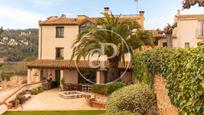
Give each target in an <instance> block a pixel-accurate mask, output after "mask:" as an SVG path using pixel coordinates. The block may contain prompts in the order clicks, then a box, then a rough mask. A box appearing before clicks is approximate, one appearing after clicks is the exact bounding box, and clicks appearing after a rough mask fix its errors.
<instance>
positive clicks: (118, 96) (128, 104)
mask: <svg viewBox="0 0 204 115" xmlns="http://www.w3.org/2000/svg"><path fill="white" fill-rule="evenodd" d="M155 103H156V99H155V95H154V93H153V91H152V90H151V89H150V88H149V86H148V85H145V84H135V85H130V86H126V87H124V88H121V89H119V90H117V91H115V92H113V93H112V94H111V95H110V97H109V98H108V102H107V112H113V113H115V112H122V111H128V112H131V113H139V114H145V113H146V112H147V111H148V110H149V108H150V107H151V106H153V105H154V104H155Z"/></svg>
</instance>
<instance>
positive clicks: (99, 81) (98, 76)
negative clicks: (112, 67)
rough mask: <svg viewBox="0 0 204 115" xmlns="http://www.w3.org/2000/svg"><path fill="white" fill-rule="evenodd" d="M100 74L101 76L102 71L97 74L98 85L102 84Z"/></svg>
mask: <svg viewBox="0 0 204 115" xmlns="http://www.w3.org/2000/svg"><path fill="white" fill-rule="evenodd" d="M100 74H101V72H100V71H97V72H96V84H100V83H101V79H100V77H101V76H100Z"/></svg>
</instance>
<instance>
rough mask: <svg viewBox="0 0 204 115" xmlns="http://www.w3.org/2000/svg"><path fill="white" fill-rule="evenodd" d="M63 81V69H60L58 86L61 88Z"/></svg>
mask: <svg viewBox="0 0 204 115" xmlns="http://www.w3.org/2000/svg"><path fill="white" fill-rule="evenodd" d="M62 81H63V82H64V70H60V87H61V89H62V90H63V82H62Z"/></svg>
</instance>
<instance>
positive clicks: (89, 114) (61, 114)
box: [3, 110, 105, 115]
mask: <svg viewBox="0 0 204 115" xmlns="http://www.w3.org/2000/svg"><path fill="white" fill-rule="evenodd" d="M102 113H105V111H103V110H87V111H50V112H48V111H47V112H43V111H42V112H34V111H33V112H6V113H5V114H3V115H98V114H102Z"/></svg>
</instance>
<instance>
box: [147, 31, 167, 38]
mask: <svg viewBox="0 0 204 115" xmlns="http://www.w3.org/2000/svg"><path fill="white" fill-rule="evenodd" d="M146 31H148V32H150V33H152V35H153V37H157V38H160V37H161V38H162V37H164V36H163V35H162V34H159V31H158V30H146Z"/></svg>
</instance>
